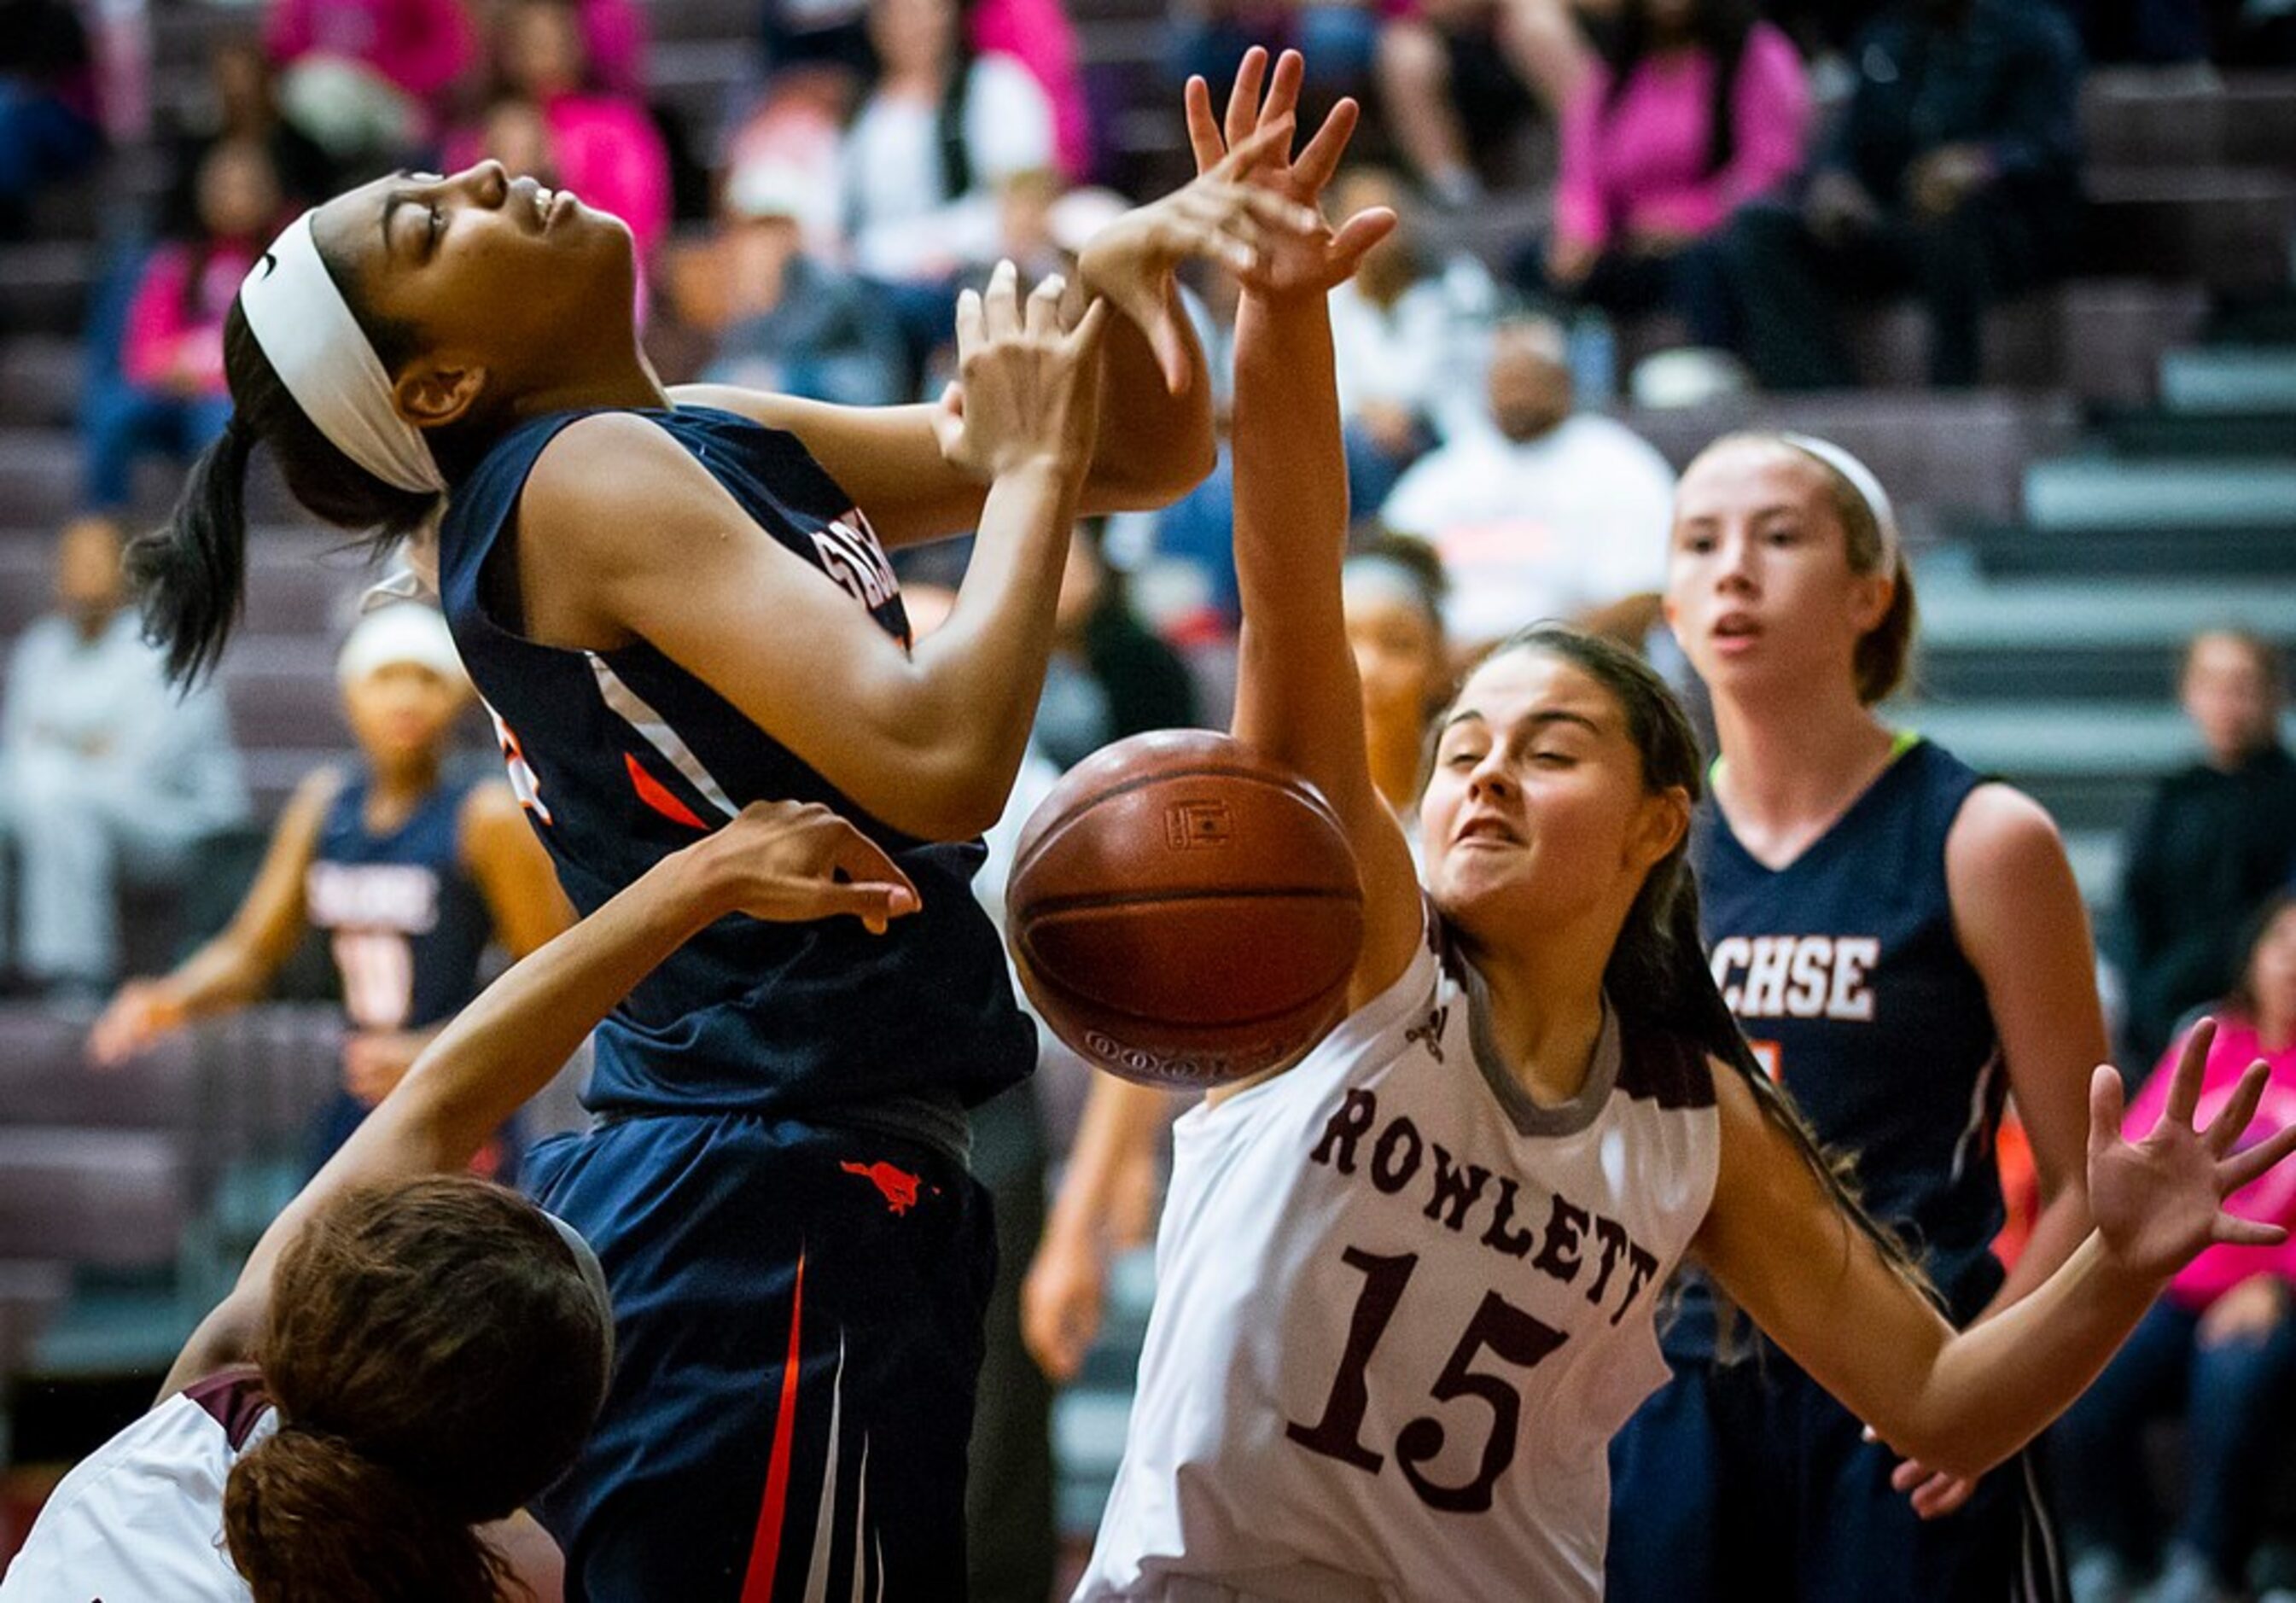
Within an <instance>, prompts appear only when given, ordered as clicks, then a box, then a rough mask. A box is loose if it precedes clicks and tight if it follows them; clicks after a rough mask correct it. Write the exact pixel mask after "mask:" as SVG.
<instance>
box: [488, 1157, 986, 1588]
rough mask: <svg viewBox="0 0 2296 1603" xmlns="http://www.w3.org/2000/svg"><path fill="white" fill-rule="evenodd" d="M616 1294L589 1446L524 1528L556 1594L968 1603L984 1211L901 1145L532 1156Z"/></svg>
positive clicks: (981, 1195) (981, 1196) (540, 1180)
mask: <svg viewBox="0 0 2296 1603" xmlns="http://www.w3.org/2000/svg"><path fill="white" fill-rule="evenodd" d="M527 1165H528V1168H527V1172H528V1187H529V1190H530V1192H531V1193H532V1195H533V1196H534V1198H535V1200H536V1201H537V1202H538V1203H540V1204H542V1205H543V1206H544V1207H545V1208H547V1209H549V1210H550V1211H551V1212H552V1213H555V1214H557V1215H558V1216H559V1217H560V1218H562V1219H564V1220H565V1221H568V1222H569V1223H570V1224H571V1225H573V1226H574V1227H575V1229H578V1230H579V1231H580V1232H581V1233H582V1235H583V1237H585V1238H586V1239H587V1240H588V1241H589V1243H590V1245H592V1247H594V1249H595V1250H596V1252H597V1254H598V1258H599V1261H600V1262H602V1263H603V1265H604V1267H605V1272H606V1282H607V1285H608V1287H609V1288H610V1289H611V1292H612V1294H613V1300H614V1335H615V1344H616V1345H615V1359H614V1373H613V1380H612V1383H611V1386H610V1387H609V1389H608V1393H607V1397H606V1404H605V1409H604V1411H603V1414H602V1415H601V1416H600V1418H599V1420H598V1425H597V1428H596V1430H595V1431H594V1433H593V1434H592V1435H591V1437H590V1441H589V1443H588V1444H587V1445H586V1447H585V1448H584V1450H583V1452H582V1456H581V1458H580V1459H578V1461H577V1462H576V1464H575V1466H574V1467H573V1468H572V1469H571V1470H570V1472H569V1473H568V1474H567V1475H566V1476H565V1477H564V1478H563V1479H562V1480H561V1481H560V1482H559V1483H558V1484H556V1485H555V1486H553V1487H552V1488H551V1490H550V1491H549V1492H547V1493H546V1494H545V1496H544V1498H543V1499H542V1500H541V1503H540V1505H539V1506H538V1508H537V1510H536V1512H537V1514H538V1515H539V1516H540V1517H541V1519H542V1523H543V1524H544V1525H545V1526H546V1527H547V1528H548V1529H549V1530H550V1532H551V1533H552V1534H553V1536H555V1537H556V1538H557V1539H558V1542H559V1545H560V1546H561V1547H562V1549H564V1550H565V1553H566V1596H567V1598H568V1599H569V1600H570V1603H579V1600H581V1599H590V1600H592V1603H645V1600H647V1599H676V1600H677V1603H736V1600H738V1603H775V1600H777V1599H800V1598H804V1597H807V1596H813V1597H821V1596H824V1595H825V1596H830V1597H838V1598H846V1597H853V1598H869V1599H890V1600H892V1603H899V1600H900V1599H947V1598H952V1597H959V1596H962V1595H963V1593H964V1573H965V1570H964V1468H965V1446H966V1441H967V1438H968V1436H969V1435H970V1434H971V1431H972V1402H973V1389H974V1384H975V1377H976V1376H977V1375H978V1373H979V1370H980V1357H981V1335H980V1331H981V1317H982V1312H983V1310H984V1309H985V1307H986V1305H987V1303H988V1292H989V1287H990V1285H991V1282H992V1281H993V1280H994V1278H995V1275H996V1237H995V1232H994V1227H993V1222H992V1220H991V1218H990V1211H989V1205H988V1196H987V1194H986V1193H985V1192H984V1191H982V1190H981V1189H980V1187H979V1186H978V1185H977V1184H976V1183H975V1182H974V1181H973V1180H972V1177H971V1176H970V1175H969V1174H967V1173H966V1172H965V1171H964V1168H963V1167H962V1165H960V1164H959V1163H956V1161H955V1160H954V1159H953V1158H950V1157H949V1156H947V1155H945V1154H942V1153H939V1152H938V1151H936V1150H934V1149H931V1148H930V1147H924V1146H922V1145H918V1144H914V1143H912V1142H908V1141H906V1140H903V1139H900V1138H898V1137H888V1136H881V1135H876V1134H865V1133H861V1132H858V1131H854V1130H842V1129H838V1128H833V1127H829V1126H824V1125H818V1124H812V1123H800V1122H789V1121H779V1122H777V1121H774V1120H769V1119H764V1118H759V1117H757V1116H755V1115H750V1114H714V1113H713V1114H669V1115H647V1116H644V1117H637V1118H630V1119H625V1120H620V1121H618V1122H611V1123H608V1124H606V1125H604V1126H603V1127H602V1128H600V1129H598V1130H593V1131H590V1132H586V1133H584V1134H580V1135H575V1136H567V1137H561V1138H558V1139H553V1140H550V1141H546V1142H543V1143H540V1144H538V1145H537V1146H536V1147H534V1148H533V1149H532V1150H531V1151H530V1152H529V1154H528V1156H527Z"/></svg>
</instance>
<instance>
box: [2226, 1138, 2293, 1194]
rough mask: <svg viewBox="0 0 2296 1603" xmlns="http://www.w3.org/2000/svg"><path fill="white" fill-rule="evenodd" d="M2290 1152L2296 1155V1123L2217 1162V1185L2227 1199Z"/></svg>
mask: <svg viewBox="0 0 2296 1603" xmlns="http://www.w3.org/2000/svg"><path fill="white" fill-rule="evenodd" d="M2292 1152H2296V1124H2291V1125H2288V1126H2287V1127H2286V1128H2284V1129H2282V1130H2275V1131H2274V1132H2273V1133H2272V1134H2271V1135H2269V1136H2267V1137H2266V1138H2265V1139H2263V1140H2261V1141H2259V1142H2258V1143H2257V1144H2256V1145H2255V1146H2253V1147H2249V1148H2248V1149H2247V1150H2246V1151H2244V1152H2235V1153H2234V1154H2233V1155H2232V1156H2230V1157H2228V1158H2226V1160H2225V1161H2224V1162H2223V1163H2218V1165H2217V1184H2218V1187H2220V1188H2222V1189H2223V1192H2224V1194H2225V1195H2226V1196H2231V1195H2232V1194H2233V1193H2234V1192H2235V1191H2237V1190H2239V1189H2240V1188H2242V1187H2243V1186H2245V1185H2247V1184H2248V1183H2249V1182H2250V1181H2251V1180H2255V1179H2257V1178H2258V1177H2259V1175H2261V1174H2263V1173H2264V1171H2266V1170H2267V1169H2270V1168H2272V1167H2273V1166H2274V1165H2275V1164H2276V1163H2279V1162H2280V1161H2281V1160H2282V1159H2284V1158H2285V1157H2286V1156H2287V1155H2289V1154H2290V1153H2292Z"/></svg>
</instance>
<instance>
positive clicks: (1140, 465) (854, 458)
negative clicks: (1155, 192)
mask: <svg viewBox="0 0 2296 1603" xmlns="http://www.w3.org/2000/svg"><path fill="white" fill-rule="evenodd" d="M1286 132H1287V130H1285V129H1280V128H1275V127H1271V128H1270V129H1268V130H1267V134H1266V136H1264V137H1262V138H1260V139H1259V140H1257V141H1255V142H1253V143H1252V144H1251V145H1249V146H1248V147H1246V148H1244V149H1240V150H1238V151H1237V152H1235V154H1234V158H1233V159H1230V160H1224V161H1223V162H1221V163H1219V164H1216V165H1215V166H1214V167H1213V168H1212V169H1210V170H1208V171H1206V172H1204V173H1203V174H1201V176H1200V177H1198V178H1197V179H1196V181H1195V182H1194V183H1193V184H1190V185H1187V186H1186V187H1185V188H1183V189H1180V190H1178V191H1177V192H1175V193H1172V194H1169V195H1167V196H1166V197H1165V198H1164V199H1162V200H1160V201H1155V202H1153V203H1152V204H1151V205H1147V206H1142V207H1137V208H1136V209H1134V210H1131V211H1128V212H1127V213H1126V214H1125V215H1124V216H1122V217H1120V218H1117V219H1116V221H1114V222H1112V223H1111V224H1110V225H1109V226H1107V227H1106V228H1104V229H1103V230H1102V231H1101V232H1100V233H1099V234H1095V236H1094V237H1093V238H1092V239H1091V240H1090V241H1088V242H1087V243H1086V245H1085V248H1084V251H1083V253H1082V255H1081V256H1080V258H1079V259H1078V271H1077V274H1076V277H1075V280H1074V281H1073V282H1072V283H1071V284H1070V287H1069V295H1070V301H1069V305H1068V306H1067V307H1066V308H1064V310H1065V317H1066V320H1067V321H1069V322H1070V323H1073V322H1074V321H1075V320H1076V319H1077V318H1078V317H1079V316H1082V314H1083V310H1084V303H1085V300H1086V299H1087V297H1090V296H1098V297H1102V298H1104V299H1106V300H1108V301H1109V302H1110V303H1111V305H1112V306H1114V307H1115V308H1117V309H1118V310H1119V312H1121V313H1122V314H1123V316H1120V317H1118V318H1116V319H1114V320H1113V321H1112V323H1111V326H1110V328H1109V331H1108V337H1107V340H1106V341H1105V343H1104V344H1103V347H1102V355H1101V362H1102V366H1103V390H1104V392H1105V394H1106V396H1107V399H1108V406H1109V408H1110V411H1111V415H1116V416H1119V417H1121V418H1123V420H1124V426H1123V427H1122V428H1120V429H1110V430H1107V431H1105V432H1103V434H1102V435H1101V437H1100V438H1099V440H1098V441H1097V442H1096V443H1095V446H1094V448H1093V452H1092V456H1091V463H1090V466H1089V468H1088V469H1087V472H1086V474H1085V477H1084V481H1083V484H1082V487H1081V489H1080V490H1079V492H1078V511H1079V512H1081V513H1084V514H1087V515H1089V514H1097V513H1108V512H1128V511H1132V510H1135V509H1137V508H1143V507H1152V506H1165V505H1167V504H1169V503H1170V502H1172V501H1176V500H1177V499H1178V498H1179V497H1181V496H1183V495H1185V494H1186V493H1187V492H1188V491H1189V490H1190V489H1193V488H1194V487H1195V486H1196V485H1197V484H1198V483H1199V482H1201V481H1202V479H1203V477H1204V475H1205V474H1206V473H1210V472H1211V468H1212V460H1213V437H1212V411H1211V385H1210V382H1209V380H1208V378H1207V375H1206V373H1205V369H1204V355H1203V350H1202V349H1201V346H1199V344H1198V343H1197V341H1196V336H1195V331H1194V329H1193V326H1192V325H1191V324H1190V323H1189V320H1188V318H1187V316H1186V315H1185V312H1183V310H1182V309H1181V307H1180V298H1179V285H1178V281H1177V277H1176V276H1175V270H1176V269H1177V267H1178V266H1179V264H1180V263H1181V262H1182V261H1183V260H1184V259H1187V258H1189V257H1191V256H1197V257H1209V258H1211V259H1218V260H1222V261H1226V262H1227V263H1228V264H1229V265H1230V266H1233V267H1242V266H1243V265H1245V264H1246V263H1247V262H1248V261H1249V260H1250V259H1251V251H1252V250H1253V247H1254V243H1255V242H1257V241H1259V240H1261V239H1262V238H1264V237H1266V236H1267V235H1268V234H1278V233H1282V232H1283V231H1285V230H1290V231H1292V232H1295V233H1296V232H1300V231H1302V230H1304V229H1306V228H1307V227H1308V226H1310V225H1309V222H1308V217H1307V215H1306V213H1305V212H1304V211H1303V210H1301V209H1300V208H1298V207H1295V206H1292V204H1290V203H1289V202H1287V201H1283V200H1282V199H1281V198H1280V197H1278V196H1277V195H1275V194H1274V193H1270V192H1268V191H1266V190H1262V189H1256V188H1253V187H1251V186H1250V185H1244V184H1242V182H1240V181H1239V176H1240V175H1241V173H1242V171H1243V169H1245V168H1246V167H1247V166H1249V164H1250V163H1251V161H1252V160H1256V159H1257V157H1258V155H1259V153H1261V152H1264V151H1266V150H1267V149H1268V148H1270V147H1272V146H1273V145H1275V144H1278V143H1280V142H1281V140H1282V139H1283V137H1284V136H1285V134H1286ZM671 395H672V398H673V399H676V400H677V401H678V402H680V403H681V404H684V405H689V406H711V407H724V408H726V410H728V411H733V412H739V413H742V415H745V416H750V417H754V418H756V419H757V420H758V422H760V423H767V424H768V425H770V426H772V427H774V428H777V429H787V430H789V431H790V432H791V433H793V434H795V435H796V436H797V437H798V438H799V440H803V441H804V442H805V447H806V449H807V450H808V451H810V452H812V453H813V455H814V456H816V457H818V458H819V459H820V461H821V464H822V465H823V466H824V467H825V468H827V469H828V470H829V472H830V474H831V476H832V477H833V478H834V479H836V481H838V482H839V483H840V484H841V485H843V486H844V487H845V489H847V491H848V492H849V493H850V494H851V495H852V497H854V499H855V500H856V501H857V502H858V503H859V504H860V506H861V507H862V509H863V510H864V511H865V512H866V513H867V514H869V521H870V523H871V525H872V526H873V527H874V528H875V530H877V533H878V536H879V538H881V539H883V540H884V541H885V543H886V544H888V545H890V546H905V545H912V544H914V543H916V542H918V541H921V540H931V539H939V538H945V537H947V536H948V535H952V534H962V533H964V532H965V531H966V530H970V529H972V528H973V527H974V526H975V525H976V524H977V523H978V522H979V521H980V517H981V515H982V496H981V486H980V483H979V482H978V481H976V480H974V479H972V478H970V477H968V476H967V475H965V474H964V473H961V472H958V471H955V470H954V469H952V467H951V466H950V464H948V462H947V460H946V459H945V458H944V457H943V456H942V454H941V452H940V450H939V445H938V443H937V440H936V438H935V432H934V426H933V424H934V417H935V415H936V413H937V412H938V410H939V408H938V407H931V406H913V407H840V406H833V405H831V404H829V403H827V402H823V401H813V400H802V399H798V398H796V397H794V396H787V395H772V394H767V393H764V392H761V391H758V390H741V389H736V388H734V387H732V386H728V385H719V384H688V385H681V386H679V387H678V388H677V389H676V390H672V391H671Z"/></svg>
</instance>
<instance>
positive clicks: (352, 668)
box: [335, 601, 470, 685]
mask: <svg viewBox="0 0 2296 1603" xmlns="http://www.w3.org/2000/svg"><path fill="white" fill-rule="evenodd" d="M395 662H412V663H414V665H415V666H417V667H418V668H427V669H429V670H430V671H431V672H433V673H435V674H438V675H439V677H440V678H445V679H449V680H452V681H454V682H455V683H458V684H459V683H460V682H462V681H463V680H464V679H466V678H469V677H470V675H469V674H468V673H467V672H466V671H465V670H463V658H462V654H460V653H458V652H457V651H455V637H454V634H453V632H452V631H450V630H449V629H447V621H446V619H444V618H442V617H440V616H439V612H438V609H436V608H435V607H428V606H424V605H422V604H421V603H419V602H409V601H396V602H392V603H391V604H389V605H388V606H379V607H377V608H375V609H374V611H373V612H369V613H367V614H366V616H365V617H364V618H361V619H360V620H359V621H358V622H357V624H355V625H353V626H352V629H351V632H350V636H349V637H348V639H346V640H344V642H343V649H342V651H341V653H340V654H339V655H338V656H337V657H336V658H335V679H336V682H337V683H339V684H343V685H356V684H357V683H358V681H359V680H361V679H363V678H366V676H367V675H369V674H371V673H373V671H374V670H376V669H378V668H388V667H389V666H390V665H391V664H392V663H395Z"/></svg>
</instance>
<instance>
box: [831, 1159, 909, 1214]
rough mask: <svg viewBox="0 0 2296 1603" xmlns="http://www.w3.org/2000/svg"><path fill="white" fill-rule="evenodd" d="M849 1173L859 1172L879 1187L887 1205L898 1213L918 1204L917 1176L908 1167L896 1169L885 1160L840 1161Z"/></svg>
mask: <svg viewBox="0 0 2296 1603" xmlns="http://www.w3.org/2000/svg"><path fill="white" fill-rule="evenodd" d="M837 1166H838V1167H839V1168H840V1169H842V1170H843V1171H845V1172H846V1173H848V1174H857V1175H859V1176H860V1177H861V1178H862V1179H864V1180H867V1181H868V1182H869V1183H870V1184H871V1185H873V1186H874V1187H876V1188H877V1189H878V1191H879V1192H881V1194H882V1195H883V1196H884V1198H885V1205H886V1206H887V1207H888V1208H890V1209H891V1210H892V1211H893V1212H894V1213H907V1212H908V1211H909V1210H910V1209H911V1208H914V1207H915V1206H916V1205H917V1185H918V1180H917V1177H916V1176H915V1175H914V1174H911V1173H910V1172H909V1171H907V1170H906V1169H896V1168H894V1167H893V1165H892V1164H890V1163H883V1162H878V1163H840V1164H838V1165H837Z"/></svg>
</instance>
